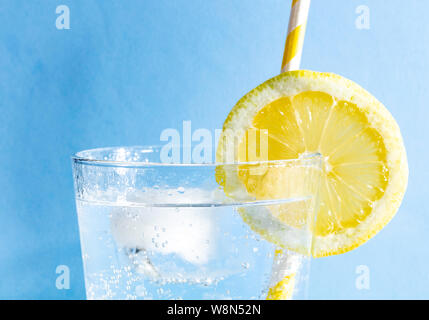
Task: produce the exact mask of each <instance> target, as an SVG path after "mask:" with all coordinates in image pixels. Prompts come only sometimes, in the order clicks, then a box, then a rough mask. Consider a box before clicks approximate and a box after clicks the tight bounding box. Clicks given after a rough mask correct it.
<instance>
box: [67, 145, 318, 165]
mask: <svg viewBox="0 0 429 320" xmlns="http://www.w3.org/2000/svg"><path fill="white" fill-rule="evenodd" d="M162 147H163V146H161V145H134V146H116V147H101V148H92V149H85V150H81V151H78V152H76V153H75V154H73V155H72V156H71V159H72V161H73V162H74V163H78V164H84V165H94V166H103V167H127V168H149V167H170V168H171V167H217V166H242V165H261V164H265V165H276V166H278V165H288V164H293V163H301V164H302V163H303V162H304V163H309V164H311V163H317V162H319V165H320V164H321V161H322V160H323V156H322V154H320V153H319V152H312V153H307V154H304V155H302V156H300V157H298V158H294V159H282V160H264V161H248V162H244V161H243V162H210V163H176V162H174V163H164V162H153V161H129V160H105V159H97V158H91V157H89V156H85V155H84V154H86V153H96V152H101V151H109V150H111V151H113V150H118V149H126V150H127V149H128V150H131V149H141V150H142V152H143V153H150V152H154V151H156V150H158V151H159V149H161V148H162ZM180 150H183V147H180Z"/></svg>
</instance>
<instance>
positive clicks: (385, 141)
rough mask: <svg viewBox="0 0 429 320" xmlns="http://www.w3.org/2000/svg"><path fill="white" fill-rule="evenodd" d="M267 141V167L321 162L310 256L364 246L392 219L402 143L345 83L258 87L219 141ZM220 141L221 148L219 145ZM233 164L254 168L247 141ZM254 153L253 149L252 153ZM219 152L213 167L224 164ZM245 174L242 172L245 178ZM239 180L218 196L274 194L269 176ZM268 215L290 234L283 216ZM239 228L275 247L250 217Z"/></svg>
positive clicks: (374, 104) (373, 105)
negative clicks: (308, 157) (313, 156)
mask: <svg viewBox="0 0 429 320" xmlns="http://www.w3.org/2000/svg"><path fill="white" fill-rule="evenodd" d="M255 131H256V134H257V135H264V134H265V135H268V137H267V141H268V159H267V160H283V159H297V158H299V157H302V155H305V154H308V153H314V152H319V153H321V154H322V156H323V159H324V168H323V173H322V177H321V186H320V207H319V210H318V212H317V222H316V227H315V230H314V236H313V242H314V243H313V248H312V250H313V255H314V256H316V257H320V256H327V255H332V254H339V253H343V252H346V251H349V250H352V249H353V248H356V247H357V246H359V245H361V244H362V243H364V242H366V241H367V240H368V239H369V238H371V237H372V236H373V235H375V234H376V233H377V232H378V231H379V230H381V229H382V228H383V227H384V225H385V224H387V222H388V221H390V219H391V218H392V217H393V215H394V214H395V213H396V211H397V209H398V207H399V205H400V203H401V201H402V197H403V195H404V193H405V189H406V185H407V178H408V166H407V160H406V154H405V148H404V146H403V141H402V137H401V134H400V131H399V127H398V126H397V124H396V122H395V120H394V119H393V117H392V116H391V115H390V113H389V112H388V111H387V110H386V108H385V107H384V106H383V105H382V104H381V103H380V102H378V101H377V100H376V99H375V98H374V97H373V96H371V95H370V94H369V93H368V92H366V91H365V90H364V89H362V88H361V87H359V86H358V85H357V84H355V83H353V82H352V81H350V80H347V79H345V78H342V77H340V76H337V75H333V74H328V73H318V72H312V71H294V72H287V73H284V74H282V75H280V76H278V77H275V78H273V79H271V80H269V81H267V82H266V83H264V84H262V85H261V86H259V87H257V88H256V89H254V90H253V91H251V92H250V93H249V94H247V95H246V96H245V97H243V98H242V99H241V100H240V101H239V102H238V103H237V105H236V106H235V107H234V108H233V110H232V111H231V113H230V115H229V116H228V118H227V120H226V121H225V124H224V131H223V136H224V137H227V136H228V135H232V134H236V133H237V132H244V135H249V134H251V133H252V134H254V132H255ZM222 141H223V140H222V139H221V140H220V144H222ZM243 141H244V142H242V143H241V144H239V145H238V147H237V148H238V151H237V152H236V155H235V156H234V157H235V159H234V160H236V161H254V160H258V159H253V158H252V155H251V154H249V152H246V150H247V149H248V147H249V146H248V145H247V141H248V139H244V140H243ZM257 147H259V146H257ZM223 152H225V151H224V149H222V148H218V154H217V157H218V160H221V161H222V159H224V158H225V156H226V155H225V154H223ZM244 172H245V171H244ZM237 175H238V180H239V181H240V182H241V186H240V184H237V180H236V179H233V178H231V176H229V177H228V176H224V177H222V180H223V182H222V184H223V186H224V187H225V190H233V189H240V188H244V189H245V190H246V192H248V193H249V194H251V195H252V196H254V197H255V198H256V199H258V198H259V199H266V198H267V197H269V196H270V195H273V196H274V195H278V194H281V192H282V189H283V186H282V185H281V184H279V183H278V181H279V179H273V178H272V177H271V178H270V176H274V178H275V176H276V173H275V172H272V170H271V169H268V170H267V172H265V173H263V174H262V175H259V176H257V178H254V177H253V178H252V176H251V175H246V174H243V173H242V172H238V174H237ZM271 214H272V215H273V216H275V217H277V218H278V219H280V220H282V221H283V222H285V223H286V224H289V225H292V226H294V224H296V223H295V222H294V221H297V219H290V218H288V217H290V216H293V215H290V214H282V213H281V212H279V210H277V212H276V210H271ZM245 221H246V222H247V223H248V224H249V225H250V226H251V227H252V228H253V229H254V230H255V231H257V232H259V233H261V234H263V235H264V236H265V238H267V239H268V240H270V241H273V242H275V243H278V242H280V244H281V241H276V239H275V238H276V236H275V235H274V236H273V235H267V234H268V233H270V230H261V226H260V225H259V226H257V224H256V223H254V221H253V222H252V217H251V216H247V217H245Z"/></svg>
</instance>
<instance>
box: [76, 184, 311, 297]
mask: <svg viewBox="0 0 429 320" xmlns="http://www.w3.org/2000/svg"><path fill="white" fill-rule="evenodd" d="M199 192H200V191H199V190H184V189H180V190H179V189H177V190H163V191H160V190H151V192H147V190H146V191H138V192H137V191H133V190H131V191H129V192H127V193H126V194H125V195H124V197H123V199H119V200H118V199H116V200H115V201H114V202H112V201H109V200H108V198H109V197H108V192H105V193H106V194H105V195H97V196H96V197H95V198H96V199H97V200H96V201H95V200H94V201H91V200H85V201H83V200H79V199H78V200H77V211H78V217H79V228H80V236H81V244H82V256H83V261H84V269H85V285H86V292H87V298H88V299H265V298H266V296H267V293H268V290H269V288H270V287H271V286H272V285H273V281H277V280H273V279H275V278H276V277H277V278H278V276H276V275H274V274H273V273H276V272H277V271H276V270H278V266H276V265H275V264H276V263H279V262H278V260H277V261H276V259H274V255H275V252H276V249H278V247H276V245H274V244H273V243H271V242H269V241H266V240H264V238H263V237H262V236H261V235H259V234H258V233H256V232H254V231H253V230H252V228H251V227H250V225H249V224H248V223H246V222H244V220H243V217H242V214H241V213H242V212H243V210H244V211H245V210H248V209H252V210H254V211H255V210H260V211H261V212H262V211H264V210H265V211H266V210H267V207H268V206H269V208H271V209H272V208H273V207H275V206H281V205H282V203H278V202H259V203H251V204H247V205H246V204H240V205H235V204H233V203H232V204H222V205H213V204H205V203H199V204H198V203H197V202H198V201H195V199H196V198H198V197H199V196H200V195H199ZM150 193H151V195H149V196H148V194H150ZM168 197H172V203H174V205H169V204H168V201H166V199H168ZM187 197H188V198H189V197H192V202H191V201H189V203H192V204H187V200H186V199H187ZM148 198H149V199H151V203H160V201H156V200H157V198H159V199H161V198H162V199H163V201H162V203H164V204H163V205H148V204H147V203H148ZM204 198H206V195H205V196H204ZM100 199H106V200H105V201H104V200H101V201H100ZM143 199H144V201H143ZM177 199H180V200H181V202H180V203H179V204H178V203H177V201H176V200H177ZM297 201H298V200H297ZM267 228H269V226H268V225H267ZM292 258H293V259H291V258H289V259H288V261H286V262H282V264H284V266H286V268H289V269H290V270H289V272H290V273H294V272H295V271H296V269H298V268H300V269H303V268H304V267H305V265H306V259H303V258H302V257H298V260H296V255H295V256H293V257H292ZM284 266H283V269H284ZM284 271H285V270H283V271H282V272H283V273H284ZM287 272H288V270H286V273H287ZM304 280H305V279H304ZM297 290H298V289H297ZM296 293H298V291H296Z"/></svg>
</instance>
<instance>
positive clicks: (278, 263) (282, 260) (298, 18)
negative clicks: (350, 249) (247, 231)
mask: <svg viewBox="0 0 429 320" xmlns="http://www.w3.org/2000/svg"><path fill="white" fill-rule="evenodd" d="M310 1H311V0H292V9H291V13H290V17H289V28H288V33H287V38H286V45H285V51H284V54H283V62H282V69H281V73H283V72H286V71H292V70H299V67H300V65H301V56H302V47H303V45H304V37H305V30H306V27H307V18H308V11H309V10H310ZM300 268H303V262H302V256H301V255H300V254H298V253H295V252H293V251H289V250H288V251H286V250H277V251H276V253H275V256H274V261H273V266H272V270H271V279H270V288H274V287H276V286H277V284H279V283H281V281H282V280H283V279H285V277H289V276H292V277H296V276H299V272H298V271H299V269H300ZM289 290H290V288H289ZM294 291H295V290H294ZM293 293H294V292H290V295H289V298H291V297H292V295H293Z"/></svg>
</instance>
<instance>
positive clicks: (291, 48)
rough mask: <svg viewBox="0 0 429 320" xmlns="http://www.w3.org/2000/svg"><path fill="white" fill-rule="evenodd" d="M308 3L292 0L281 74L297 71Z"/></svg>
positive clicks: (306, 1) (301, 0)
mask: <svg viewBox="0 0 429 320" xmlns="http://www.w3.org/2000/svg"><path fill="white" fill-rule="evenodd" d="M310 1H311V0H292V9H291V13H290V17H289V28H288V32H287V38H286V45H285V51H284V54H283V62H282V69H281V72H282V73H283V72H286V71H292V70H298V69H299V67H300V64H301V56H302V47H303V45H304V37H305V29H306V27H307V18H308V11H309V9H310Z"/></svg>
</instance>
